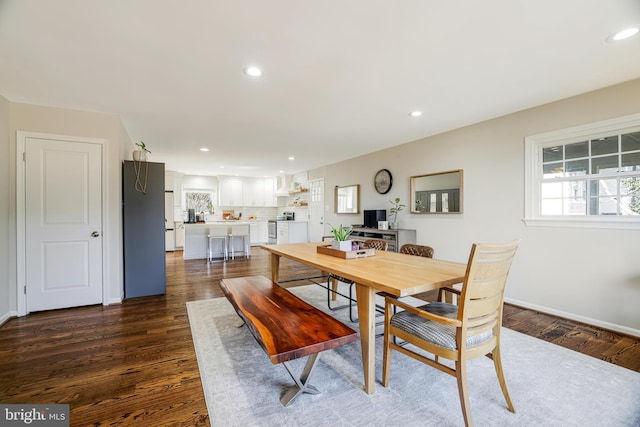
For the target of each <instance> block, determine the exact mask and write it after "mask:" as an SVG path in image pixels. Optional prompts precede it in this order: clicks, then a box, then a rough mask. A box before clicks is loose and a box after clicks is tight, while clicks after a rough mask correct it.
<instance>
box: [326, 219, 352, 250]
mask: <svg viewBox="0 0 640 427" xmlns="http://www.w3.org/2000/svg"><path fill="white" fill-rule="evenodd" d="M329 227H331V232H332V233H333V237H334V238H335V240H334V241H332V242H331V247H332V248H333V249H338V250H340V251H345V252H348V251H350V250H351V240H347V239H348V238H349V236H350V235H351V232H352V231H353V227H343V226H342V224H340V227H338V228H334V227H333V225H331V224H329Z"/></svg>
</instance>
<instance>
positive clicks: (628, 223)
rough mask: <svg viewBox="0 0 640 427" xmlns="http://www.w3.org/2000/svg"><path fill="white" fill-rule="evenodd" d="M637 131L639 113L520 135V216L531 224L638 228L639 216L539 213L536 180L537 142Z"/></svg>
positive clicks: (639, 126) (639, 122) (576, 139)
mask: <svg viewBox="0 0 640 427" xmlns="http://www.w3.org/2000/svg"><path fill="white" fill-rule="evenodd" d="M638 131H640V113H639V114H632V115H629V116H624V117H618V118H615V119H611V120H604V121H601V122H596V123H589V124H586V125H581V126H576V127H572V128H567V129H561V130H557V131H553V132H547V133H541V134H538V135H531V136H527V137H525V139H524V157H525V162H524V185H525V188H524V215H525V217H524V219H523V222H524V223H525V224H526V225H528V226H533V227H576V228H613V229H624V230H640V218H637V217H620V216H617V217H599V216H595V215H594V216H580V217H568V216H542V215H541V214H540V188H539V186H538V185H537V183H538V182H539V181H540V180H541V179H542V177H541V173H542V171H541V168H540V165H541V164H542V159H541V158H540V155H541V150H540V147H541V146H547V145H554V144H568V143H572V142H580V141H584V140H585V139H593V138H598V137H605V136H611V134H612V133H617V134H621V133H631V132H638Z"/></svg>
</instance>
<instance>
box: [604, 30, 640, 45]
mask: <svg viewBox="0 0 640 427" xmlns="http://www.w3.org/2000/svg"><path fill="white" fill-rule="evenodd" d="M638 31H639V29H638V28H637V27H632V28H625V29H624V30H622V31H618V32H617V33H613V34H611V35H609V37H607V38H606V39H605V40H606V41H607V43H613V42H619V41H620V40H624V39H628V38H629V37H633V36H635V35H636V34H638Z"/></svg>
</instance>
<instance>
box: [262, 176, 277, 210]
mask: <svg viewBox="0 0 640 427" xmlns="http://www.w3.org/2000/svg"><path fill="white" fill-rule="evenodd" d="M264 205H265V206H270V207H277V206H278V199H277V198H276V179H275V178H265V179H264Z"/></svg>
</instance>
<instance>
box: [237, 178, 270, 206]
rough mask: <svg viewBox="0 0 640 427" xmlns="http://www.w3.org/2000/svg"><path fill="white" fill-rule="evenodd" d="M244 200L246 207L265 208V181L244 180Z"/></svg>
mask: <svg viewBox="0 0 640 427" xmlns="http://www.w3.org/2000/svg"><path fill="white" fill-rule="evenodd" d="M242 199H243V200H244V202H243V203H242V204H243V205H244V206H265V202H264V180H263V179H262V178H242Z"/></svg>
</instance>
